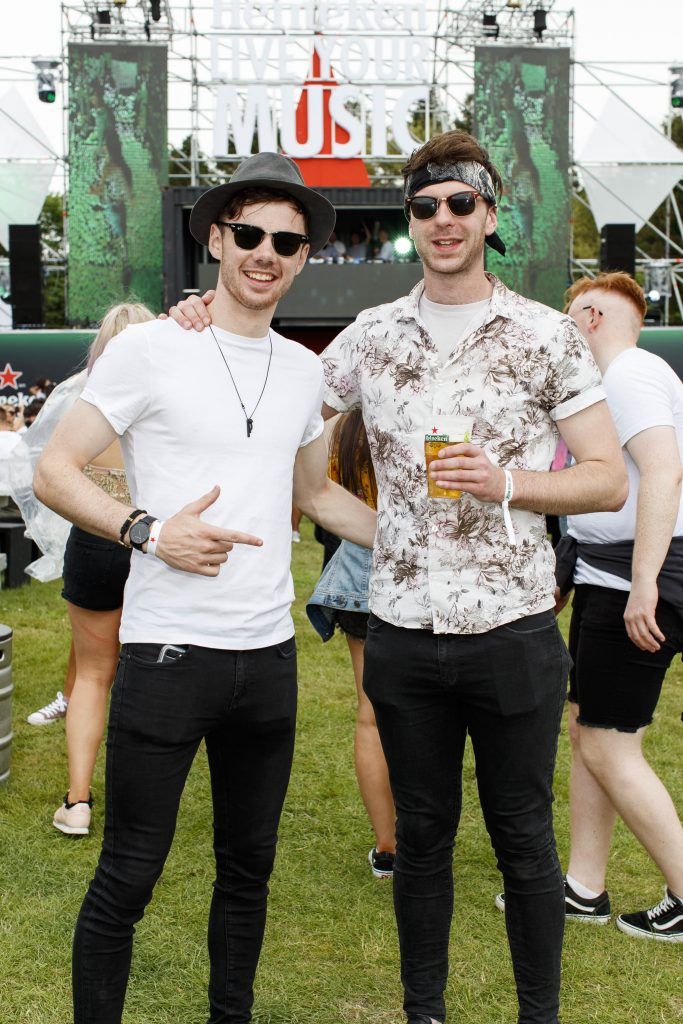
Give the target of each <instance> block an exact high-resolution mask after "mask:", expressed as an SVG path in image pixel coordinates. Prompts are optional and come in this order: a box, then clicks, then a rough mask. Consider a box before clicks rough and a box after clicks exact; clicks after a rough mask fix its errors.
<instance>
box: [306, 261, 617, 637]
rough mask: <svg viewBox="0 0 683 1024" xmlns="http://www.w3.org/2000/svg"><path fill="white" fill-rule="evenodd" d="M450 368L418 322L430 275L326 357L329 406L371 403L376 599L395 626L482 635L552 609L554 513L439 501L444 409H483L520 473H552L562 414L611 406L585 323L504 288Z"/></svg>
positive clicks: (377, 610) (492, 435)
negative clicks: (435, 459)
mask: <svg viewBox="0 0 683 1024" xmlns="http://www.w3.org/2000/svg"><path fill="white" fill-rule="evenodd" d="M488 277H489V280H490V281H491V282H492V283H493V285H494V289H493V295H492V296H491V302H490V305H489V307H488V308H487V309H486V310H485V312H484V313H483V314H482V315H481V317H480V319H479V320H478V321H477V322H473V323H472V324H470V328H469V329H468V332H467V334H466V336H465V337H463V338H461V339H459V340H458V341H456V343H455V344H454V348H453V350H452V352H451V354H450V356H449V357H448V358H447V360H446V362H445V364H442V363H441V361H440V359H439V357H438V354H437V347H436V344H435V343H434V341H433V340H432V338H431V337H430V335H429V333H428V331H427V328H426V327H425V325H424V323H423V322H422V321H421V319H420V315H419V311H418V303H419V299H420V296H421V294H422V291H423V289H424V283H423V282H420V283H419V284H418V285H416V286H415V288H414V289H413V290H412V291H411V292H410V294H409V295H407V296H404V297H402V298H400V299H398V300H397V301H396V302H392V303H387V304H386V305H382V306H377V307H375V308H374V309H368V310H365V311H364V312H362V313H360V314H359V316H358V318H357V319H356V321H355V322H354V323H352V324H351V325H350V326H349V327H347V328H346V329H345V330H343V331H342V332H341V334H340V335H339V336H338V337H337V338H335V340H334V341H333V342H332V343H331V344H330V345H329V346H328V348H327V349H326V350H325V352H324V353H323V356H322V359H323V364H324V367H325V378H326V390H325V402H326V404H327V405H329V406H331V407H332V408H333V409H337V410H338V411H340V412H345V411H347V410H348V409H352V408H354V407H356V406H358V405H362V408H363V417H364V420H365V426H366V429H367V432H368V438H369V442H370V449H371V452H372V459H373V464H374V467H375V474H376V476H377V485H378V491H379V494H378V516H377V535H376V538H375V547H374V556H373V574H372V578H371V582H370V598H369V605H370V609H371V611H373V612H374V614H375V615H377V616H379V618H381V619H384V620H385V621H386V622H390V623H392V624H393V625H395V626H403V627H407V628H410V629H431V630H433V631H434V632H435V633H483V632H486V631H487V630H490V629H493V628H495V627H496V626H500V625H502V624H503V623H505V622H512V621H514V620H515V619H518V618H521V617H522V616H525V615H532V614H533V613H535V612H540V611H544V610H546V609H548V608H552V607H553V604H554V600H553V592H554V588H555V576H554V568H555V559H554V555H553V551H552V547H551V546H550V544H549V543H548V540H547V538H546V528H545V516H544V515H542V514H539V513H536V512H527V511H524V510H521V509H510V513H511V515H512V521H513V524H514V531H515V535H516V544H515V545H514V546H513V545H512V544H511V543H510V540H509V539H508V535H507V532H506V529H505V524H504V521H503V512H502V507H501V505H497V504H487V503H483V502H480V501H478V500H477V499H476V498H473V497H472V496H471V495H468V494H463V495H462V497H461V498H460V499H459V500H457V501H456V500H452V499H434V498H428V497H427V474H426V464H425V452H424V437H425V433H427V432H428V431H429V429H430V427H431V424H432V421H433V420H434V418H435V416H461V417H471V418H473V421H474V422H473V429H472V443H473V444H475V445H478V446H480V447H481V448H483V449H484V450H485V451H486V453H487V455H488V457H489V459H490V460H491V461H492V462H494V463H497V464H498V465H500V466H503V467H506V468H509V469H526V470H549V469H550V465H551V463H552V460H553V456H554V454H555V448H556V445H557V440H558V436H559V435H558V431H557V428H556V426H555V421H556V420H561V419H564V418H566V417H568V416H572V415H573V414H574V413H577V412H580V411H581V410H582V409H585V408H587V407H588V406H590V405H593V404H594V403H595V402H599V401H602V400H603V399H604V398H605V393H604V391H603V389H602V385H601V378H600V372H599V370H598V368H597V366H596V364H595V362H594V360H593V357H592V355H591V352H590V349H589V348H588V345H587V343H586V342H585V340H584V339H583V337H582V336H581V334H580V333H579V330H578V328H577V327H576V324H575V323H574V321H573V320H571V319H570V318H569V317H567V316H564V315H563V314H561V313H558V312H557V311H556V310H553V309H550V308H548V307H547V306H543V305H541V304H540V303H538V302H534V301H532V300H531V299H526V298H524V297H523V296H521V295H517V294H516V293H515V292H512V291H510V290H509V289H508V288H506V287H505V286H504V285H503V284H502V282H501V281H499V280H498V279H497V278H494V277H492V276H491V275H488Z"/></svg>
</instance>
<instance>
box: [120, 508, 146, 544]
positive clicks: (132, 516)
mask: <svg viewBox="0 0 683 1024" xmlns="http://www.w3.org/2000/svg"><path fill="white" fill-rule="evenodd" d="M146 515H147V509H146V508H136V509H135V511H134V512H131V514H130V515H129V516H128V518H127V519H126V521H125V523H124V524H123V526H122V527H121V533H120V534H119V544H123V546H124V548H127V547H130V545H129V544H126V541H125V539H124V538H125V536H126V534H127V533H128V529H129V527H130V525H131V523H132V522H133V520H134V519H137V517H138V516H146Z"/></svg>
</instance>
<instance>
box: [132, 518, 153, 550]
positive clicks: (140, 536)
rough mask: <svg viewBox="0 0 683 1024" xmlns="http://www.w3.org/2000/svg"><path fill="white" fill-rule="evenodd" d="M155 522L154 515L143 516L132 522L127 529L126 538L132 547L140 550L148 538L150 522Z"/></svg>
mask: <svg viewBox="0 0 683 1024" xmlns="http://www.w3.org/2000/svg"><path fill="white" fill-rule="evenodd" d="M155 522H156V516H143V517H142V519H138V520H137V522H135V523H133V525H132V526H131V528H130V530H129V531H128V540H129V541H130V546H131V547H132V548H136V549H137V550H138V551H142V548H143V545H145V544H146V543H147V541H148V540H149V533H150V530H151V528H152V523H155Z"/></svg>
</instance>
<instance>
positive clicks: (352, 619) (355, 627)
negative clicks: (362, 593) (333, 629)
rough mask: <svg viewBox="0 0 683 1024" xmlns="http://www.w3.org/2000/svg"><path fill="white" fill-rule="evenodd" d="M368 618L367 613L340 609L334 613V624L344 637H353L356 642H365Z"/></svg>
mask: <svg viewBox="0 0 683 1024" xmlns="http://www.w3.org/2000/svg"><path fill="white" fill-rule="evenodd" d="M369 618H370V616H369V615H368V613H367V612H347V611H344V610H343V609H340V610H338V611H337V612H335V616H334V624H335V626H339V628H340V630H341V631H342V633H344V634H345V635H346V636H353V637H355V638H356V640H365V638H366V636H367V633H368V619H369Z"/></svg>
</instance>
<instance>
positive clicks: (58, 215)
mask: <svg viewBox="0 0 683 1024" xmlns="http://www.w3.org/2000/svg"><path fill="white" fill-rule="evenodd" d="M38 223H39V225H40V240H41V243H42V245H41V248H42V258H43V320H44V323H45V326H46V327H63V326H64V324H65V322H66V309H65V295H64V291H65V287H66V267H65V258H64V202H63V198H62V196H61V195H60V194H59V193H51V194H50V195H48V196H47V198H46V199H45V202H44V203H43V209H42V210H41V213H40V217H39V218H38Z"/></svg>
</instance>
